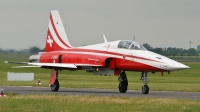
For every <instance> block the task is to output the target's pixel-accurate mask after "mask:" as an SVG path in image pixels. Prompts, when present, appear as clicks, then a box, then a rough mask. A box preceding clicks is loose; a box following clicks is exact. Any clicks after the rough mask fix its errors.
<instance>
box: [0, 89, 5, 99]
mask: <svg viewBox="0 0 200 112" xmlns="http://www.w3.org/2000/svg"><path fill="white" fill-rule="evenodd" d="M4 96H6V95H5V94H4V91H3V89H1V94H0V97H4Z"/></svg>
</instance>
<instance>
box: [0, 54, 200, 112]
mask: <svg viewBox="0 0 200 112" xmlns="http://www.w3.org/2000/svg"><path fill="white" fill-rule="evenodd" d="M0 57H1V56H0ZM12 57H15V56H8V57H4V56H3V58H0V67H1V68H0V85H11V86H38V85H36V82H37V80H38V79H41V81H42V85H41V86H48V85H49V77H50V72H51V70H48V69H40V68H18V69H13V68H11V67H12V66H16V65H12V64H4V63H3V61H4V60H10V58H12ZM7 58H9V59H7ZM17 58H18V59H17V60H18V61H24V58H26V56H19V57H17ZM11 61H12V60H11ZM13 61H16V59H15V60H13ZM184 64H186V65H188V66H190V67H191V68H190V69H187V70H182V71H176V72H171V74H167V73H166V74H165V75H164V77H162V76H161V74H160V73H155V74H151V73H149V75H148V78H149V86H150V91H153V90H157V91H189V92H200V88H199V85H200V69H199V68H200V63H195V62H188V63H184ZM7 72H34V73H35V79H34V81H28V82H23V81H14V82H8V81H7ZM127 77H128V81H129V87H128V89H131V90H140V89H141V86H142V81H140V80H139V79H140V73H138V72H127ZM117 79H118V77H116V76H94V75H92V74H91V73H86V72H85V71H62V72H61V73H60V74H59V81H60V85H61V87H68V88H109V89H118V80H117ZM49 90H50V89H49ZM141 94H142V93H141ZM6 95H7V97H3V98H0V112H13V111H15V112H22V111H24V112H29V111H31V112H38V111H39V112H43V111H44V112H55V111H57V112H79V111H81V112H122V111H125V112H133V111H136V112H146V111H148V112H174V111H176V112H199V110H200V106H199V105H200V100H189V99H174V98H137V97H134V98H129V97H116V96H111V97H98V96H95V95H90V96H75V95H58V94H52V95H34V94H33V95H19V94H17V93H6Z"/></svg>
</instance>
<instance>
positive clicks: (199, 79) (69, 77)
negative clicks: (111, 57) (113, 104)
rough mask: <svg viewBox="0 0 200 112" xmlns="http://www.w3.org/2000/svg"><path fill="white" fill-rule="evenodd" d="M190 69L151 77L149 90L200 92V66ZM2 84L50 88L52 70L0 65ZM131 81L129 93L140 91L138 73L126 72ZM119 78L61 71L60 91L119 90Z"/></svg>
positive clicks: (194, 65) (193, 66)
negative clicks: (16, 75) (11, 76)
mask: <svg viewBox="0 0 200 112" xmlns="http://www.w3.org/2000/svg"><path fill="white" fill-rule="evenodd" d="M184 64H186V65H188V66H190V67H191V68H190V69H187V70H182V71H175V72H171V74H167V73H165V75H164V77H162V76H161V73H155V74H152V73H149V75H148V80H149V87H150V90H151V91H152V90H157V91H187V92H200V88H199V87H198V85H200V69H199V68H200V63H195V62H187V63H184ZM0 66H1V68H0V84H1V85H11V86H38V85H36V82H37V80H38V79H41V81H42V86H48V85H49V78H50V72H51V70H49V69H41V68H17V69H16V68H15V69H14V68H11V67H12V66H16V65H12V64H4V63H3V61H2V60H1V61H0ZM8 71H9V72H34V73H35V80H34V81H31V82H30V81H28V82H23V81H14V82H9V81H7V72H8ZM127 77H128V81H129V87H128V89H131V90H140V89H141V86H142V81H140V80H139V79H140V73H139V72H127ZM117 79H118V77H116V76H94V75H92V74H91V73H86V72H85V71H62V72H61V73H60V74H59V82H60V85H61V87H68V88H109V89H118V80H117Z"/></svg>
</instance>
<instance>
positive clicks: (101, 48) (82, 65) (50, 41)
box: [6, 10, 189, 94]
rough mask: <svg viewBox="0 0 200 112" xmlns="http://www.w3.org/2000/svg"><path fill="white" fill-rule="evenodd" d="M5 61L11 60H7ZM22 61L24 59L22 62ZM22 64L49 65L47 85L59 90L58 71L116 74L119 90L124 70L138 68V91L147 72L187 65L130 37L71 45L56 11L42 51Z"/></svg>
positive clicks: (145, 87)
mask: <svg viewBox="0 0 200 112" xmlns="http://www.w3.org/2000/svg"><path fill="white" fill-rule="evenodd" d="M6 63H13V62H8V61H6ZM23 64H24V62H23ZM25 64H27V65H26V66H18V67H40V68H46V69H51V76H50V88H51V90H52V91H58V90H59V86H60V84H59V81H58V75H59V71H62V70H86V71H90V72H93V74H95V75H103V76H104V75H114V76H119V78H118V80H119V91H120V92H121V93H125V92H126V91H127V89H128V78H127V76H126V71H137V72H141V77H140V79H141V80H142V81H143V85H142V93H143V94H148V93H149V86H148V78H147V73H148V72H152V73H155V72H161V74H162V75H163V73H164V72H168V73H170V72H171V71H176V70H182V69H187V68H189V67H188V66H186V65H184V64H181V63H179V62H177V61H174V60H172V59H169V58H167V57H165V56H162V55H159V54H156V53H153V52H151V51H148V50H147V49H146V48H145V47H144V46H142V45H141V44H140V43H138V42H135V41H132V40H117V41H112V42H108V41H107V39H106V37H105V36H104V43H100V44H95V45H87V46H82V47H73V46H71V45H70V43H69V41H68V38H67V35H66V33H65V29H64V27H63V24H62V21H61V18H60V15H59V12H58V11H57V10H53V11H51V12H50V19H49V26H48V30H47V36H46V45H45V52H39V53H38V54H35V55H31V56H30V58H29V62H26V63H25Z"/></svg>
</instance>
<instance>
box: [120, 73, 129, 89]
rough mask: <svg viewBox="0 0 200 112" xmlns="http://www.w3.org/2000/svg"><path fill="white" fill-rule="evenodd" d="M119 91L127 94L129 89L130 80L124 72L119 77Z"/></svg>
mask: <svg viewBox="0 0 200 112" xmlns="http://www.w3.org/2000/svg"><path fill="white" fill-rule="evenodd" d="M118 80H119V91H120V93H126V91H127V88H128V79H127V77H126V73H125V71H122V72H121V73H120V75H119V78H118Z"/></svg>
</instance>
